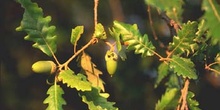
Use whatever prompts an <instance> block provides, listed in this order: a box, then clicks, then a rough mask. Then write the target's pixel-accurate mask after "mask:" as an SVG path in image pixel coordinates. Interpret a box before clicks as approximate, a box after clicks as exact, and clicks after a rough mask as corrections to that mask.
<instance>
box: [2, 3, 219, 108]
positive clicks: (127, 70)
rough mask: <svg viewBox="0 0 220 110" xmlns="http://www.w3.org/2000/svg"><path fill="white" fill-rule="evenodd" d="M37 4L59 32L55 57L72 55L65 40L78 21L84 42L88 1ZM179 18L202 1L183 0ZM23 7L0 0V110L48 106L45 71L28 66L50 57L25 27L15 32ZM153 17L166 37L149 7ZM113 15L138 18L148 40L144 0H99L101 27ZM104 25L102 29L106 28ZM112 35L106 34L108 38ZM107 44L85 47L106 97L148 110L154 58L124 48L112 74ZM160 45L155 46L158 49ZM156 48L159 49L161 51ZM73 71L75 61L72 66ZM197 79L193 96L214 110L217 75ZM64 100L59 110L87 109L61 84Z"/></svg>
mask: <svg viewBox="0 0 220 110" xmlns="http://www.w3.org/2000/svg"><path fill="white" fill-rule="evenodd" d="M34 1H35V2H37V3H38V5H39V6H40V7H42V9H43V11H44V15H45V16H48V15H50V16H51V17H52V22H51V25H55V26H56V28H57V35H58V39H59V40H58V51H57V53H56V56H57V58H58V59H59V61H60V62H65V61H66V60H67V59H68V58H69V57H70V56H71V55H72V50H73V49H72V45H71V43H68V42H69V39H70V34H71V29H72V28H74V27H75V26H78V25H83V26H84V27H85V31H84V34H83V36H82V38H81V39H80V41H79V44H78V46H79V48H80V46H83V45H84V44H86V42H87V41H88V40H89V39H90V38H91V35H92V33H93V31H94V30H93V29H94V28H93V27H94V24H93V23H94V22H93V0H34ZM183 8H184V13H183V15H182V16H183V22H186V21H187V20H197V19H198V18H199V17H201V16H202V14H203V12H202V11H201V0H192V1H190V0H186V1H185V5H184V6H183ZM23 11H24V10H23V8H21V6H20V4H18V3H16V2H15V1H13V0H3V1H1V4H0V12H1V15H0V26H1V27H0V37H1V40H0V41H1V42H0V49H1V53H0V55H1V68H0V72H1V73H0V74H1V76H0V77H1V79H0V82H1V83H0V84H1V96H0V99H1V105H0V109H1V110H44V109H45V108H46V107H47V105H45V104H43V100H44V99H45V98H46V97H47V95H46V91H47V89H48V88H49V85H47V84H46V79H48V78H49V76H48V75H42V74H36V73H33V72H32V71H31V65H32V64H33V63H34V62H35V61H38V60H53V59H52V58H50V57H48V56H46V55H45V54H43V53H42V52H41V51H39V50H38V49H34V48H32V44H33V42H29V41H25V40H24V39H23V38H24V36H25V35H26V33H24V32H16V31H15V28H16V27H18V26H19V25H20V21H21V20H22V16H23ZM151 11H152V16H153V17H152V18H153V23H154V27H155V30H156V32H157V35H158V36H159V38H160V39H161V40H164V41H166V39H169V29H168V27H167V25H166V23H164V21H163V20H162V19H161V18H160V17H159V16H158V15H157V13H156V11H155V10H154V9H153V8H152V10H151ZM113 20H119V21H123V22H126V23H131V24H133V23H137V24H138V27H139V29H140V31H141V33H142V34H144V33H147V34H148V35H149V37H150V39H153V37H152V31H151V29H150V26H149V20H148V13H147V6H146V5H145V3H144V0H121V1H118V0H115V1H113V0H100V1H99V7H98V21H99V22H101V23H102V24H103V25H104V26H105V27H110V26H112V21H113ZM106 30H107V29H106ZM109 40H111V39H109ZM105 46H106V45H105V44H104V43H103V42H99V43H98V44H96V45H93V46H91V47H89V48H88V49H86V52H87V53H88V54H89V55H90V56H91V57H92V60H93V62H94V63H95V64H96V65H97V67H98V68H99V69H100V70H101V71H103V75H102V76H101V78H102V79H103V80H104V82H105V83H106V85H105V88H106V92H108V93H110V95H111V96H110V98H109V100H110V101H114V102H116V106H117V107H119V108H120V110H153V109H154V107H155V104H156V103H157V101H158V99H160V97H161V95H162V94H163V93H164V88H163V86H159V87H158V88H156V89H154V81H155V77H156V75H157V73H156V70H157V66H158V64H159V62H158V59H157V58H154V57H146V58H141V56H140V55H135V54H133V52H128V53H127V57H128V59H127V60H126V61H121V60H119V62H118V64H119V66H118V70H117V72H116V73H115V75H114V76H113V77H110V76H109V75H108V74H107V71H106V69H105V62H104V54H105V51H106V49H107V48H103V47H105ZM160 51H161V50H158V52H160ZM161 53H164V52H163V51H161ZM70 68H73V69H74V70H76V71H77V70H78V69H79V68H77V64H76V62H75V60H74V61H73V62H72V63H71V67H70ZM198 74H199V79H198V80H197V81H192V82H191V85H190V90H192V91H194V92H195V94H196V96H195V98H196V100H198V101H199V102H200V108H201V109H202V110H219V108H220V78H216V77H214V76H213V75H211V74H209V73H205V72H204V73H198ZM62 87H63V89H64V92H65V94H64V95H63V97H64V98H65V100H66V101H67V105H65V106H64V110H86V109H87V105H86V104H84V103H82V102H81V98H80V97H79V96H78V94H77V92H76V91H75V90H74V89H69V88H67V87H65V85H64V86H63V85H62Z"/></svg>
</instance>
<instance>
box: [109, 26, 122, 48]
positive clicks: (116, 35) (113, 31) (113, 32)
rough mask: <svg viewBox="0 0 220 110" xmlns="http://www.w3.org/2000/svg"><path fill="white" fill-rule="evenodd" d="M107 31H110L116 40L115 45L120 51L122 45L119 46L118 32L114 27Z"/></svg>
mask: <svg viewBox="0 0 220 110" xmlns="http://www.w3.org/2000/svg"><path fill="white" fill-rule="evenodd" d="M109 32H110V34H111V36H113V37H114V39H115V41H116V46H117V49H118V51H121V49H122V46H121V40H120V33H117V32H116V31H115V29H114V28H112V30H111V29H109Z"/></svg>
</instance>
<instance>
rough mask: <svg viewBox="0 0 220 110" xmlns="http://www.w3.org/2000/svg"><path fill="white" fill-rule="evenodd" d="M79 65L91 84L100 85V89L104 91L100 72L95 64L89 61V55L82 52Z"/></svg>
mask: <svg viewBox="0 0 220 110" xmlns="http://www.w3.org/2000/svg"><path fill="white" fill-rule="evenodd" d="M80 65H81V67H82V69H83V70H84V72H85V74H86V75H87V79H88V80H89V81H90V82H91V83H92V86H94V87H100V88H101V90H102V91H105V88H104V82H103V81H102V80H101V79H100V77H99V75H100V74H102V72H101V71H100V70H98V69H97V68H96V65H95V64H94V63H93V62H92V61H91V57H90V56H89V55H88V54H86V53H85V52H83V54H82V56H81V58H80Z"/></svg>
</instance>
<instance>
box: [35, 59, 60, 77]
mask: <svg viewBox="0 0 220 110" xmlns="http://www.w3.org/2000/svg"><path fill="white" fill-rule="evenodd" d="M56 68H57V66H56V64H55V63H54V62H53V61H37V62H35V63H34V64H33V65H32V70H33V71H34V72H35V73H50V74H52V73H54V72H55V71H56Z"/></svg>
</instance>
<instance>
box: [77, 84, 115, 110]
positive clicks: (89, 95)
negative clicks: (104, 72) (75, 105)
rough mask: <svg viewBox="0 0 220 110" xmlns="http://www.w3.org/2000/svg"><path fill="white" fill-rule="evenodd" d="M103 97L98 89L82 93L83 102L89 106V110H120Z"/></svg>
mask: <svg viewBox="0 0 220 110" xmlns="http://www.w3.org/2000/svg"><path fill="white" fill-rule="evenodd" d="M106 94H107V93H106ZM102 95H103V94H102ZM102 95H101V94H100V93H99V90H98V89H97V88H92V91H85V92H80V96H81V97H82V101H83V102H85V103H86V104H87V105H88V108H89V110H118V108H116V107H114V106H113V105H114V104H115V102H108V101H107V99H106V98H105V97H103V96H102Z"/></svg>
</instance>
